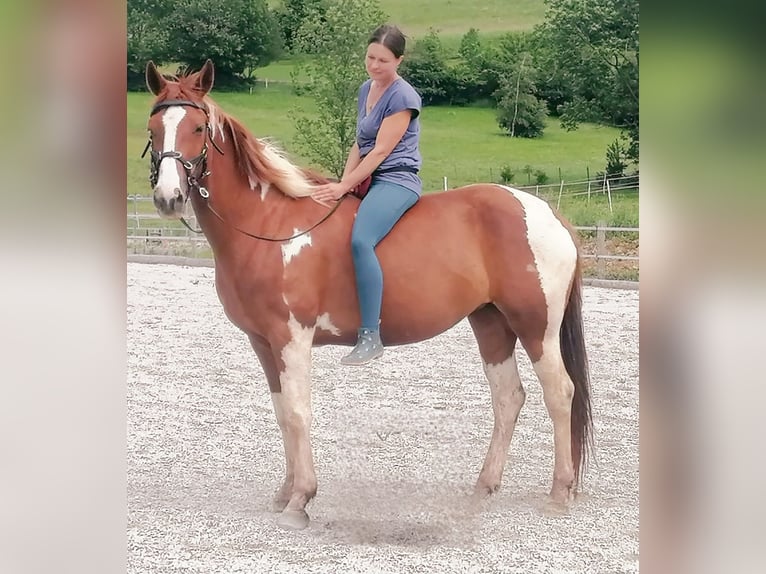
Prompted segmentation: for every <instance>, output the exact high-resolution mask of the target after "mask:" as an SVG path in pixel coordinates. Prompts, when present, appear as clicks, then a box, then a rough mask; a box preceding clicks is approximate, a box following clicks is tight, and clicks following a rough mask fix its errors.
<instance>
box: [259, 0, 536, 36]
mask: <svg viewBox="0 0 766 574" xmlns="http://www.w3.org/2000/svg"><path fill="white" fill-rule="evenodd" d="M378 1H379V3H380V7H381V9H382V10H383V11H384V12H385V13H386V14H388V16H389V21H390V22H391V23H393V24H396V25H398V26H399V27H400V28H401V29H402V30H403V31H404V33H405V34H407V36H410V37H414V38H419V37H421V36H423V35H424V34H426V33H427V32H428V30H429V28H433V29H435V30H436V31H437V32H439V34H440V36H445V37H460V36H462V35H463V34H465V33H466V32H468V30H470V29H471V28H476V29H477V30H479V32H480V33H484V34H490V35H491V34H496V33H498V32H509V31H515V30H529V29H531V28H532V27H533V26H535V25H536V24H539V23H541V22H542V21H543V16H544V15H545V3H544V1H543V0H483V1H482V2H481V3H480V4H477V3H474V2H470V1H467V0H414V1H413V0H378ZM281 3H282V0H270V1H269V5H270V6H272V7H274V6H279V5H280V4H281Z"/></svg>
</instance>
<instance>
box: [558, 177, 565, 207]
mask: <svg viewBox="0 0 766 574" xmlns="http://www.w3.org/2000/svg"><path fill="white" fill-rule="evenodd" d="M562 193H564V180H563V179H562V180H561V187H559V200H558V201H557V202H556V209H559V208H560V207H561V194H562Z"/></svg>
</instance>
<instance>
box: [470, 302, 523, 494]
mask: <svg viewBox="0 0 766 574" xmlns="http://www.w3.org/2000/svg"><path fill="white" fill-rule="evenodd" d="M468 320H469V321H470V323H471V327H472V329H473V332H474V334H475V335H476V341H477V342H478V344H479V352H480V353H481V358H482V362H483V364H484V373H485V374H486V375H487V380H488V381H489V388H490V392H491V394H492V410H493V412H494V415H495V424H494V428H493V429H492V439H491V441H490V443H489V449H488V450H487V456H486V458H485V459H484V465H483V466H482V469H481V472H480V473H479V478H478V480H477V481H476V487H475V492H476V494H477V495H480V496H485V495H487V494H491V493H493V492H495V491H497V489H498V488H500V482H501V479H502V475H503V468H504V467H505V461H506V458H507V456H508V448H509V447H510V444H511V439H512V438H513V430H514V428H515V427H516V421H517V419H518V417H519V411H521V407H522V406H523V405H524V399H525V398H526V393H525V391H524V388H523V387H522V385H521V378H520V377H519V370H518V367H517V365H516V353H515V347H516V334H515V333H514V332H513V331H512V330H511V329H510V327H509V325H508V321H507V320H506V318H505V316H504V315H503V314H502V313H501V312H500V311H499V310H498V309H497V307H495V306H494V305H486V306H484V307H481V308H480V309H477V310H476V311H474V312H473V313H471V314H470V315H469V316H468Z"/></svg>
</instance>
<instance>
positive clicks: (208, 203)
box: [192, 146, 294, 257]
mask: <svg viewBox="0 0 766 574" xmlns="http://www.w3.org/2000/svg"><path fill="white" fill-rule="evenodd" d="M222 149H223V152H224V153H223V155H221V154H220V152H218V151H217V150H215V149H211V151H210V152H209V153H210V156H209V157H208V165H207V169H208V171H209V172H210V175H208V176H207V177H206V178H205V179H204V180H203V181H202V187H204V188H205V189H206V190H207V191H208V194H209V197H208V198H203V197H201V195H200V194H199V193H196V192H194V193H193V195H192V206H193V207H194V212H195V214H196V216H197V221H198V222H199V224H200V226H201V228H202V231H203V232H204V233H205V236H206V237H207V239H208V242H209V243H210V245H211V247H212V248H213V251H214V253H215V254H216V257H218V256H220V255H221V254H222V252H223V251H225V250H226V249H227V248H229V247H231V244H232V241H233V240H234V241H237V240H245V241H249V242H250V243H251V245H250V247H251V248H257V247H262V246H267V245H273V244H271V243H269V242H265V241H258V240H256V239H252V238H249V237H247V235H246V234H244V233H240V232H239V231H237V229H240V230H242V231H246V232H248V233H251V234H254V235H264V236H269V234H274V235H278V234H279V231H278V229H279V227H282V226H283V222H284V220H285V218H289V216H290V207H291V204H292V203H293V202H294V200H293V199H292V198H289V197H286V196H285V195H284V194H282V192H280V191H279V190H278V189H276V188H273V187H272V186H270V185H269V184H268V183H267V182H265V181H262V180H260V179H254V180H252V181H251V180H249V179H248V178H247V177H245V176H244V175H242V173H241V170H240V169H239V166H237V165H236V162H235V156H234V150H233V149H231V148H230V147H229V146H222Z"/></svg>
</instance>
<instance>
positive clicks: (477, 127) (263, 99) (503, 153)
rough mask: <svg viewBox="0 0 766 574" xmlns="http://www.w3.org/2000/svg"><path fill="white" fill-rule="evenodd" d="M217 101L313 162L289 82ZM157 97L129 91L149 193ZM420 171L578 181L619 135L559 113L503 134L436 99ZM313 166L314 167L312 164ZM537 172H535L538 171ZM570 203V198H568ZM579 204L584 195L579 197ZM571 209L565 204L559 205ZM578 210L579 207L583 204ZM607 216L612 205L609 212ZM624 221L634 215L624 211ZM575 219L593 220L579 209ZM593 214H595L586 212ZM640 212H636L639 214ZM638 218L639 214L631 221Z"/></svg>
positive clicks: (425, 128) (436, 177)
mask: <svg viewBox="0 0 766 574" xmlns="http://www.w3.org/2000/svg"><path fill="white" fill-rule="evenodd" d="M213 97H214V99H215V101H216V102H217V103H218V104H219V105H220V106H221V107H222V109H224V110H225V111H226V112H227V113H229V114H231V115H233V116H234V117H236V118H237V119H238V120H240V121H241V122H242V123H243V124H244V125H245V126H247V127H248V128H249V129H250V130H251V131H252V132H253V134H254V135H256V136H257V137H262V138H264V137H265V138H268V139H269V140H271V141H273V142H274V143H276V144H277V145H278V146H279V147H281V148H282V149H284V150H286V151H287V152H288V155H289V156H290V157H291V159H292V160H293V161H294V162H295V163H297V164H299V165H305V166H309V165H310V163H309V162H308V160H307V159H306V158H305V157H302V156H301V155H300V153H298V152H297V150H295V148H294V144H293V137H294V134H295V126H294V125H293V122H292V120H291V119H290V117H289V116H288V112H289V111H290V110H291V109H294V108H296V107H299V106H300V107H301V108H303V109H305V110H306V111H307V112H309V113H310V112H311V111H312V110H313V102H312V101H311V99H310V98H307V97H303V96H296V95H294V94H293V93H292V90H291V89H290V87H289V86H288V85H285V84H270V86H269V87H268V88H264V87H262V86H261V87H258V88H257V89H255V90H254V91H253V93H252V94H249V93H220V94H216V93H215V92H214V93H213ZM151 101H152V96H151V95H149V94H147V93H129V94H128V95H127V110H128V114H127V131H128V142H127V152H128V158H127V163H128V166H127V167H128V182H127V192H128V194H129V195H135V194H138V195H149V194H150V190H149V184H148V181H147V177H148V163H149V162H148V159H147V158H144V159H141V157H140V155H141V152H142V151H143V148H144V146H145V145H146V137H147V134H146V122H147V118H148V111H149V108H150V106H151ZM421 122H422V143H421V148H422V153H423V158H424V161H423V169H422V172H421V175H422V178H423V182H424V188H425V189H426V190H429V191H437V190H440V189H442V188H443V185H444V178H445V177H446V178H447V184H448V186H449V187H457V186H460V185H466V184H469V183H476V182H487V181H493V182H499V181H500V180H501V177H500V172H501V170H502V168H503V167H505V166H507V167H508V168H510V170H511V171H513V172H514V173H515V177H514V179H513V184H514V185H516V186H525V185H528V184H529V183H532V184H534V179H532V180H530V179H529V177H530V176H529V175H528V174H527V173H525V172H524V167H525V166H530V167H531V168H532V169H534V170H535V171H537V170H540V171H543V172H545V173H546V174H547V175H548V177H549V178H550V181H551V182H558V181H559V179H560V178H561V179H563V180H564V181H570V182H571V181H581V180H584V179H585V178H586V175H587V174H588V173H590V175H591V176H595V174H596V172H597V171H601V170H603V168H604V161H605V160H604V150H605V149H606V146H607V145H608V144H609V143H610V142H611V141H613V140H614V139H615V138H617V137H618V135H619V132H618V131H617V130H616V129H614V128H609V127H604V126H598V125H593V124H584V125H581V126H580V128H579V129H577V130H575V131H571V132H567V131H566V130H563V129H562V128H561V127H560V125H559V122H558V120H557V119H556V118H549V119H548V126H547V128H546V130H545V135H544V136H543V137H542V138H537V139H523V138H511V137H508V136H507V135H504V134H503V132H502V131H501V129H500V128H499V127H498V125H497V123H496V121H495V112H494V110H492V109H490V108H479V107H464V108H460V107H441V106H431V107H427V108H425V109H424V110H423V113H422V116H421ZM314 167H316V166H314ZM533 177H534V176H533ZM614 199H615V206H614V207H615V211H617V210H623V209H628V211H631V212H632V211H634V210H635V211H637V209H635V208H636V206H637V198H636V194H635V193H632V194H629V195H626V196H625V197H624V198H621V197H617V196H616V197H615V198H614ZM596 201H600V200H595V199H594V204H595V202H596ZM570 203H571V202H570ZM577 203H578V204H579V203H581V202H577ZM562 211H563V212H564V213H565V214H566V212H567V204H562ZM578 211H581V210H578ZM605 215H607V217H608V218H609V219H611V217H609V215H610V214H609V212H608V210H607V213H606V214H605ZM619 217H620V219H621V220H623V224H626V223H625V222H626V221H628V222H629V221H630V220H631V219H633V218H632V217H627V219H626V216H625V215H621V216H619ZM577 219H579V220H580V221H577V223H578V224H582V225H585V224H589V223H590V221H584V219H586V217H585V216H584V215H583V214H580V215H579V216H578V217H577ZM587 219H592V218H587ZM636 219H637V214H636ZM634 223H636V224H637V220H636V221H635V222H634Z"/></svg>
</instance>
